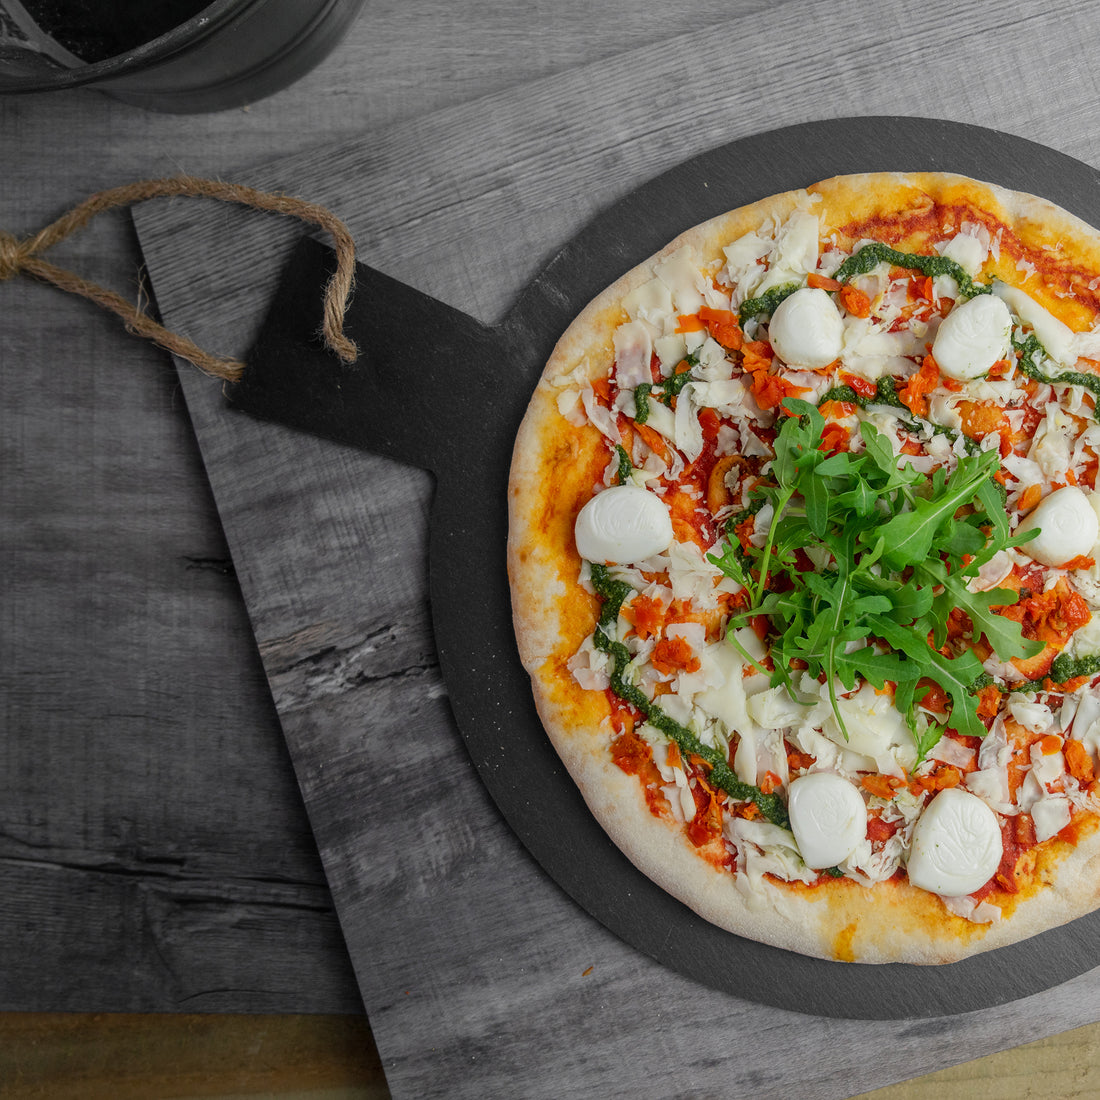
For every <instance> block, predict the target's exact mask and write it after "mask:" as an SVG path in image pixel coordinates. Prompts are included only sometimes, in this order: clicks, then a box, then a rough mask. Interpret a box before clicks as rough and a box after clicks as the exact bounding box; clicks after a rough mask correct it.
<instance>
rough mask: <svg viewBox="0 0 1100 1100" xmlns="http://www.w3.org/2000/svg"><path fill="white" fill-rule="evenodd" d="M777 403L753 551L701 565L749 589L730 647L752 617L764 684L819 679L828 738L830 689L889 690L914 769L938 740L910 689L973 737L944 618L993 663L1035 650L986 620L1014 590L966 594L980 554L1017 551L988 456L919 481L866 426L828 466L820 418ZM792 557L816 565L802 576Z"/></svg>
mask: <svg viewBox="0 0 1100 1100" xmlns="http://www.w3.org/2000/svg"><path fill="white" fill-rule="evenodd" d="M784 404H785V408H786V410H787V411H788V412H789V413H790V414H791V415H789V416H788V417H787V418H785V419H784V420H783V421H782V423H781V424H780V426H779V431H778V433H777V436H776V439H775V443H774V450H775V458H774V459H773V461H772V463H771V479H772V481H771V483H765V484H764V485H762V486H759V487H758V488H757V489H756V490H754V493H759V494H760V495H761V497H762V498H763V499H765V500H767V501H768V502H769V503H770V504H771V505H772V509H773V516H772V521H771V525H770V527H769V529H768V533H767V537H766V540H765V543H764V546H763V547H762V548H759V549H758V548H755V547H750V548H749V549H747V550H743V551H740V552H739V553H736V554H735V553H734V551H732V550H729V549H727V550H726V551H725V552H724V553H723V554H722V555H721V556H720V557H717V558H716V557H715V556H713V555H712V556H711V560H712V561H714V562H715V563H716V564H718V565H719V566H720V567H721V568H723V571H725V572H727V574H728V575H730V576H735V577H737V578H738V579H739V580H741V579H742V578H743V583H746V587H748V588H750V589H751V593H750V605H749V607H748V608H746V609H745V610H744V611H742V612H741V613H740V614H738V615H735V616H733V617H731V619H730V621H729V633H730V636H731V638H732V637H733V634H734V632H735V631H736V630H737V629H739V628H740V627H742V626H745V625H747V624H748V623H749V622H750V621H751V620H752V619H753V618H754V617H755V616H758V615H762V616H765V617H766V618H767V620H768V622H769V624H770V633H771V637H770V647H771V657H772V663H773V666H774V671H773V672H772V674H771V682H772V684H773V685H779V684H782V685H784V686H785V687H786V688H787V690H788V691H789V692H790V693H791V694H792V696H794V695H795V691H794V687H793V681H792V677H791V670H792V669H795V668H797V669H803V668H804V669H805V670H806V671H807V673H808V674H809V675H810V676H813V677H815V678H817V679H820V680H824V681H825V682H826V683H827V684H828V690H829V695H830V700H831V702H832V705H833V712H834V715H835V716H836V720H837V724H838V726H839V727H840V729H841V730H842V731H844V722H843V716H842V715H841V713H840V708H839V706H838V705H837V690H838V687H837V685H839V686H840V687H841V688H843V689H844V690H853V689H854V688H855V687H856V686H857V685H858V683H859V682H860V681H861V680H866V681H867V682H869V683H871V684H872V685H873V686H874V687H875V688H876V689H878V690H883V689H884V688H885V687H886V685H887V684H888V683H892V684H894V685H895V703H896V705H897V707H898V709H899V710H900V711H902V713H903V714H905V716H906V719H907V722H908V724H909V727H910V729H911V731H912V733H913V738H914V742H915V743H916V745H917V750H918V754H919V756H918V759H923V758H924V756H925V755H926V753H927V752H928V751H929V750H930V749H931V748H932V746H933V745H934V744H935V743H936V741H937V740H938V739H939V737H940V736H942V732H943V727H942V726H940V724H939V723H936V722H931V723H930V722H929V720H928V718H927V715H925V714H923V713H920V712H919V710H918V706H917V702H918V692H920V693H921V694H923V693H924V691H925V690H926V688H927V684H928V682H929V681H930V682H932V683H934V684H937V685H939V687H940V688H941V689H942V690H943V691H944V692H945V693H946V695H947V696H948V697H949V698H950V700H951V713H950V716H949V718H948V724H949V725H950V726H951V727H952V728H954V729H957V730H958V731H959V732H960V733H963V734H967V735H973V736H982V735H984V733H985V725H984V723H983V722H982V721H981V719H980V718H979V717H978V710H977V706H978V703H977V698H976V696H975V694H974V688H975V685H976V684H977V683H978V682H979V677H981V676H982V675H983V668H982V664H981V662H980V661H979V660H978V658H977V656H976V655H975V654H974V653H973V651H971V650H964V651H963V652H962V653H960V654H958V655H954V656H948V655H945V653H944V652H941V649H942V648H943V647H944V643H945V640H946V636H947V627H948V619H949V616H950V615H951V613H952V611H953V610H954V609H956V608H957V609H959V610H960V611H961V612H963V613H964V614H965V615H967V616H968V617H969V619H970V622H971V624H972V626H973V631H974V636H975V637H981V636H984V637H985V639H986V641H987V642H988V643H989V645H990V646H992V647H993V649H994V650H995V652H996V653H997V655H998V656H999V657H1000V658H1001V659H1002V660H1008V659H1010V658H1011V657H1016V656H1031V655H1033V654H1034V653H1035V652H1036V651H1037V648H1036V647H1038V648H1041V643H1035V642H1031V641H1028V640H1027V639H1025V638H1024V637H1023V635H1022V633H1021V630H1020V626H1019V624H1018V623H1015V622H1013V621H1012V620H1010V619H1007V618H1005V617H1004V616H1003V615H1000V614H998V612H997V611H996V610H994V609H995V608H1000V607H1003V606H1006V605H1008V604H1010V603H1013V602H1015V600H1016V599H1018V594H1017V593H1014V592H1011V591H1006V590H1000V589H999V590H996V591H994V592H984V593H973V592H971V591H970V590H969V589H968V587H967V583H966V582H967V580H968V578H970V577H972V576H975V575H976V574H977V571H978V569H979V568H980V567H981V565H983V564H984V563H985V562H987V561H989V559H990V558H991V557H992V556H993V555H994V554H996V553H997V552H999V551H1000V550H1002V549H1004V548H1006V547H1008V546H1012V545H1018V544H1019V543H1020V542H1021V541H1023V539H1022V538H1020V537H1016V536H1010V533H1009V529H1008V518H1007V515H1006V514H1005V511H1004V506H1003V500H1002V499H1001V496H1000V492H999V486H998V485H997V483H996V482H995V481H994V479H993V474H994V473H995V472H996V470H997V469H998V468H999V465H1000V456H999V455H998V453H997V452H996V451H982V450H980V449H975V450H974V451H973V452H972V453H968V454H966V455H964V456H963V457H961V458H960V459H959V461H958V463H957V465H956V468H955V470H954V471H953V472H952V473H951V475H950V477H948V476H947V475H946V473H945V472H944V471H943V470H942V469H941V470H939V471H937V472H936V473H935V474H934V475H933V476H932V477H931V478H929V477H927V476H926V475H925V474H922V473H920V472H919V471H918V470H916V469H915V468H914V467H913V466H912V465H911V464H909V463H906V462H905V461H904V457H903V456H898V455H895V453H894V449H893V446H892V444H891V442H890V440H889V438H888V437H887V436H886V435H884V434H883V433H882V432H879V431H878V430H877V429H875V427H874V426H873V425H872V424H869V423H863V424H862V425H861V426H860V434H861V436H862V440H863V444H864V446H863V449H862V451H860V452H857V453H851V452H838V453H837V454H834V455H831V456H830V455H826V454H825V452H824V451H823V450H822V449H821V448H822V430H823V428H824V425H825V420H824V417H823V416H822V415H821V413H820V411H819V410H818V409H817V408H815V407H814V406H813V405H810V404H809V403H807V402H805V401H801V400H798V399H788V400H787V401H786V402H785V403H784ZM731 541H732V540H731ZM798 551H805V552H807V553H808V554H809V555H810V558H811V560H812V561H814V562H816V563H817V564H818V568H815V569H812V570H803V569H802V568H801V567H800V566H799V564H798V562H799V561H801V562H802V564H803V565H805V558H803V557H801V556H800V555H799V554H798V553H797V552H798ZM731 557H736V558H737V563H736V565H734V564H733V562H732V561H731V560H730V559H731ZM750 579H752V580H753V583H751V584H750V583H747V582H748V581H749V580H750ZM735 644H736V642H735ZM739 648H740V647H739ZM743 655H744V656H747V655H745V654H743ZM753 664H756V662H753ZM761 671H763V670H761ZM844 732H845V736H847V733H846V731H844Z"/></svg>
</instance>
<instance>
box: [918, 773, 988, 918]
mask: <svg viewBox="0 0 1100 1100" xmlns="http://www.w3.org/2000/svg"><path fill="white" fill-rule="evenodd" d="M1003 851H1004V849H1003V847H1002V843H1001V827H1000V825H999V824H998V822H997V815H996V814H995V813H994V812H993V811H992V810H991V809H990V808H989V807H988V806H987V805H986V804H985V803H984V802H983V801H982V800H981V799H980V798H978V797H977V796H976V795H973V794H969V793H968V792H966V791H963V790H960V789H959V788H958V787H955V788H951V789H948V790H945V791H940V793H939V794H938V795H936V797H935V798H933V799H932V801H931V802H930V803H929V804H928V806H927V808H926V809H925V811H924V813H922V814H921V816H920V818H919V820H918V821H917V824H916V826H915V828H914V829H913V845H912V848H911V849H910V852H909V863H908V872H909V881H910V882H911V883H912V884H913V885H914V886H919V887H920V888H921V889H922V890H928V891H929V892H930V893H933V894H942V895H944V896H945V897H959V896H961V895H963V894H972V893H973V892H974V891H975V890H977V889H979V888H980V887H982V886H984V885H985V884H986V883H987V882H988V881H989V880H990V879H991V878H992V877H993V875H994V873H995V872H996V870H997V867H998V866H999V865H1000V862H1001V856H1002V854H1003Z"/></svg>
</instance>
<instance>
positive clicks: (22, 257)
mask: <svg viewBox="0 0 1100 1100" xmlns="http://www.w3.org/2000/svg"><path fill="white" fill-rule="evenodd" d="M27 255H28V250H27V248H26V246H25V245H23V244H21V243H20V242H19V241H18V240H16V238H15V237H13V236H12V235H11V234H10V233H5V232H4V231H3V230H2V229H0V283H2V282H3V281H4V280H5V279H14V278H15V276H16V275H18V274H19V272H20V271H22V270H23V264H24V263H26V261H27Z"/></svg>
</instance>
